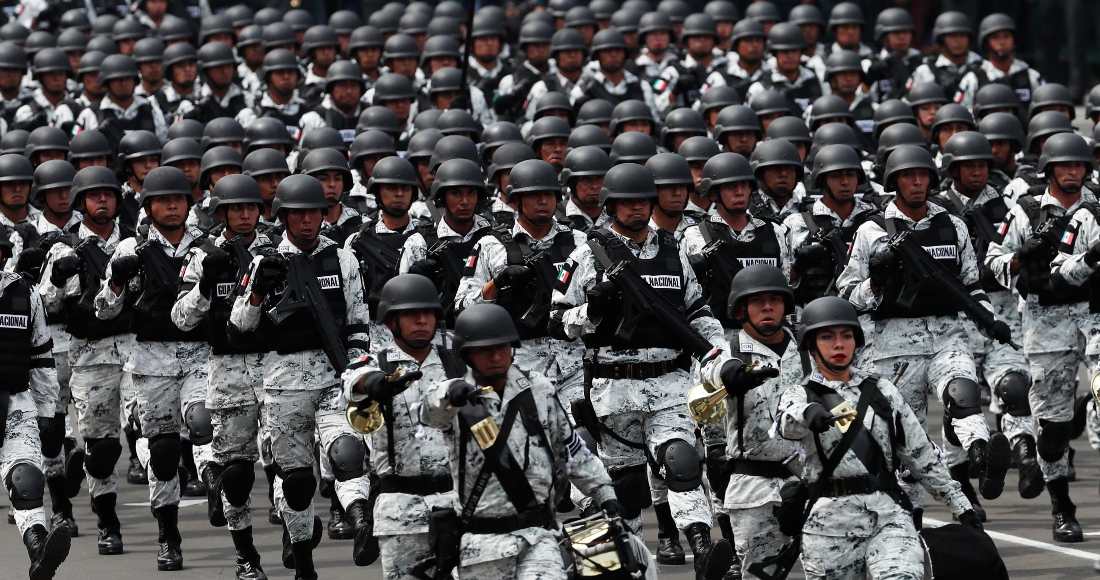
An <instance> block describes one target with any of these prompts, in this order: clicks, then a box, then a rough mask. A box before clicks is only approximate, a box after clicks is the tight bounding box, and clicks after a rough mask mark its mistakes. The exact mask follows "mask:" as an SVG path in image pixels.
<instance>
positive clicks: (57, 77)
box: [38, 70, 69, 95]
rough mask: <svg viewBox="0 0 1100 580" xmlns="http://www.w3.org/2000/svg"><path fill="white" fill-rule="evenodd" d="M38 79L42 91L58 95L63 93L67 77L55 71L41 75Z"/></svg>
mask: <svg viewBox="0 0 1100 580" xmlns="http://www.w3.org/2000/svg"><path fill="white" fill-rule="evenodd" d="M38 78H39V79H41V81H42V90H44V91H46V92H47V93H52V94H55V95H60V94H62V93H64V92H65V80H66V79H68V78H69V77H68V75H66V74H65V73H64V72H63V71H59V70H55V71H50V72H47V73H42V74H41V75H39V77H38Z"/></svg>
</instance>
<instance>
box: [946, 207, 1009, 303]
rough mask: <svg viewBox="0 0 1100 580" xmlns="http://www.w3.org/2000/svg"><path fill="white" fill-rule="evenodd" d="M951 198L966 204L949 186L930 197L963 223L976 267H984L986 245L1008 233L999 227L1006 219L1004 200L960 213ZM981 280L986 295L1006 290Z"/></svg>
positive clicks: (988, 281)
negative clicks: (975, 259) (968, 236)
mask: <svg viewBox="0 0 1100 580" xmlns="http://www.w3.org/2000/svg"><path fill="white" fill-rule="evenodd" d="M948 192H950V193H948ZM952 195H954V196H955V199H958V200H959V202H960V203H962V204H965V203H966V200H965V199H963V198H961V197H960V196H959V194H958V193H957V192H955V191H954V190H952V189H951V188H950V186H948V189H945V190H944V192H943V193H940V194H939V195H937V196H936V197H935V198H933V199H932V202H933V203H937V204H939V205H941V206H943V208H944V209H946V210H947V211H948V212H950V213H951V214H952V215H955V216H958V217H960V218H962V220H963V221H964V222H966V229H967V231H968V232H969V233H970V242H971V244H973V246H974V253H975V255H976V256H977V259H978V265H979V267H983V266H982V265H983V264H985V255H986V252H987V251H988V250H989V244H991V243H997V244H999V243H1001V242H1002V241H1004V232H1005V231H1007V229H1006V228H1003V227H1002V226H1003V225H1004V223H1005V219H1006V218H1007V217H1008V204H1006V203H1005V200H1004V198H1003V197H998V198H996V199H992V200H989V201H987V202H985V203H983V204H981V205H978V206H975V207H974V208H973V209H971V210H960V208H959V205H958V203H956V202H955V199H952V197H951V196H952ZM975 214H977V215H975ZM982 278H983V280H982V287H983V288H985V291H986V292H1001V291H1007V290H1005V289H1004V288H1003V287H1001V285H1000V284H997V283H996V282H994V281H992V280H985V276H983V277H982Z"/></svg>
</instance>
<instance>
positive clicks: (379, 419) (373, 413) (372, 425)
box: [344, 367, 412, 435]
mask: <svg viewBox="0 0 1100 580" xmlns="http://www.w3.org/2000/svg"><path fill="white" fill-rule="evenodd" d="M404 373H405V370H404V369H403V368H401V367H397V370H395V371H393V373H391V374H389V375H386V378H385V380H387V381H392V380H394V379H396V378H398V377H400V376H401V375H403V374H404ZM410 382H412V381H410ZM405 386H406V387H407V386H408V384H406V385H405ZM344 417H345V418H347V420H348V425H351V428H352V429H354V430H355V432H356V433H361V434H363V435H370V434H371V433H374V432H376V431H378V430H379V429H381V428H382V426H383V425H385V424H386V419H385V418H384V417H383V416H382V408H381V407H379V406H378V401H369V400H366V399H364V400H362V401H355V402H351V403H348V406H347V407H346V408H345V409H344Z"/></svg>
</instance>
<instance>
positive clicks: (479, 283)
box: [455, 236, 508, 312]
mask: <svg viewBox="0 0 1100 580" xmlns="http://www.w3.org/2000/svg"><path fill="white" fill-rule="evenodd" d="M471 261H472V262H471ZM507 265H508V254H507V252H505V250H504V246H503V245H502V244H501V243H500V241H499V240H497V239H496V238H494V237H493V236H483V237H482V238H481V239H480V240H478V241H477V243H476V244H474V249H473V251H472V253H471V254H470V259H469V260H466V267H465V269H464V270H463V272H462V281H461V282H460V283H459V284H458V292H457V293H456V294H455V310H456V311H458V312H461V311H463V310H465V309H466V308H469V307H470V306H473V305H474V304H480V303H482V302H487V300H485V297H484V296H482V295H481V289H482V288H483V287H484V286H485V285H486V284H488V283H489V281H490V280H492V279H493V277H494V276H496V275H497V274H499V273H500V271H501V270H503V269H504V267H505V266H507Z"/></svg>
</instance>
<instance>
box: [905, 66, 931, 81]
mask: <svg viewBox="0 0 1100 580" xmlns="http://www.w3.org/2000/svg"><path fill="white" fill-rule="evenodd" d="M909 78H910V80H911V81H912V82H913V83H914V84H915V83H934V82H936V76H935V75H934V74H932V69H931V68H930V67H929V66H928V65H926V64H921V65H920V66H918V67H917V69H916V70H914V71H913V75H912V76H911V77H909Z"/></svg>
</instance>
